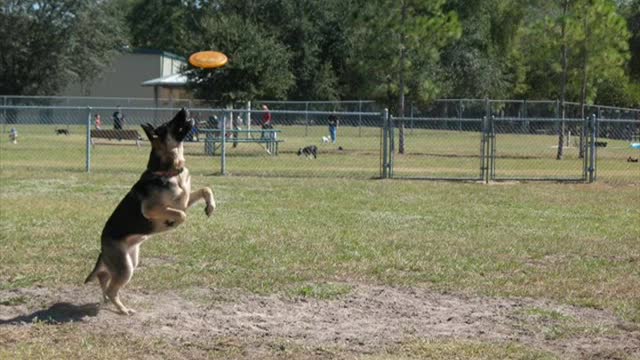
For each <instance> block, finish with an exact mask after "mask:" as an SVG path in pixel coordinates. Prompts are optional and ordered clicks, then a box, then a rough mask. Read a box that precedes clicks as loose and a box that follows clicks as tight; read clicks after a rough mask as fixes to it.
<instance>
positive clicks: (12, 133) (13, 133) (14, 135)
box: [9, 128, 18, 144]
mask: <svg viewBox="0 0 640 360" xmlns="http://www.w3.org/2000/svg"><path fill="white" fill-rule="evenodd" d="M9 141H11V143H12V144H17V143H18V130H16V128H11V130H9Z"/></svg>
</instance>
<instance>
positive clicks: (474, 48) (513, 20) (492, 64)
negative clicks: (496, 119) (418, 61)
mask: <svg viewBox="0 0 640 360" xmlns="http://www.w3.org/2000/svg"><path fill="white" fill-rule="evenodd" d="M446 8H447V9H448V10H452V11H455V12H456V13H457V14H458V16H459V18H460V24H461V26H462V36H461V37H460V38H459V39H457V40H456V41H454V42H452V43H451V44H450V45H449V46H447V47H446V48H445V49H444V51H443V54H442V65H443V67H444V69H445V74H446V77H445V82H446V84H448V87H447V89H446V90H445V91H446V94H448V95H450V96H451V97H462V98H481V99H483V98H509V97H512V96H514V95H516V96H517V95H518V94H519V93H520V92H521V91H522V90H521V89H522V87H523V86H524V72H523V70H524V66H523V64H522V60H521V58H520V57H519V54H518V53H517V51H516V49H515V45H516V40H517V35H518V31H517V30H518V28H519V27H520V26H521V24H522V21H523V19H524V15H525V8H524V7H523V6H522V1H517V0H507V1H504V0H476V1H464V0H451V1H448V2H447V5H446Z"/></svg>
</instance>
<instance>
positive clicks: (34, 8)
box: [0, 0, 124, 95]
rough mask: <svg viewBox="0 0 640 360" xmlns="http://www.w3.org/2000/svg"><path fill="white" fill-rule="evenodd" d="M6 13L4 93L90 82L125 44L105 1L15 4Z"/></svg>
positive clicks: (0, 69) (1, 20) (1, 63)
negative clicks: (70, 82)
mask: <svg viewBox="0 0 640 360" xmlns="http://www.w3.org/2000/svg"><path fill="white" fill-rule="evenodd" d="M1 9H2V14H1V15H0V33H2V37H3V40H2V41H1V42H0V93H1V94H19V95H51V94H56V93H57V92H58V91H59V90H60V89H62V88H63V87H64V86H65V85H66V84H67V83H68V82H69V81H71V80H73V79H74V78H75V79H79V80H80V81H81V82H84V83H88V82H90V81H91V80H93V79H95V78H96V77H97V76H98V74H99V73H100V72H101V71H102V70H103V69H105V68H106V67H107V66H108V65H109V63H110V61H111V59H112V56H111V55H112V53H113V50H114V49H116V48H117V47H118V46H119V44H121V43H122V42H123V40H124V38H123V35H122V33H121V32H120V31H119V29H118V24H119V23H120V22H119V20H118V18H117V17H115V16H114V13H112V12H110V11H109V8H108V5H107V4H105V3H104V2H102V1H98V0H91V1H90V0H84V1H72V0H43V1H36V0H29V1H18V0H9V1H6V2H3V3H2V7H1ZM114 27H115V28H114Z"/></svg>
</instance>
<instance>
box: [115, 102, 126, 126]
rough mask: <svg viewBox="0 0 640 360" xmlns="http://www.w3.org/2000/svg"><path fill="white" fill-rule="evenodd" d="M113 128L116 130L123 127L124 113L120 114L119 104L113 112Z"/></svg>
mask: <svg viewBox="0 0 640 360" xmlns="http://www.w3.org/2000/svg"><path fill="white" fill-rule="evenodd" d="M113 128H114V129H116V130H122V129H123V128H124V115H122V111H120V106H118V107H117V108H116V111H115V112H114V113H113Z"/></svg>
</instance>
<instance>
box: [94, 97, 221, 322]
mask: <svg viewBox="0 0 640 360" xmlns="http://www.w3.org/2000/svg"><path fill="white" fill-rule="evenodd" d="M192 128H193V120H191V119H189V120H187V111H186V110H185V109H182V110H181V111H180V112H178V114H176V116H175V117H174V118H173V120H171V121H168V122H166V123H164V124H162V125H160V126H159V127H157V128H154V127H153V125H151V124H146V125H142V129H143V130H144V132H145V133H146V134H147V137H148V138H149V141H150V142H151V154H150V155H149V162H148V163H147V170H145V172H143V173H142V176H141V177H140V179H139V180H138V182H136V183H135V184H134V185H133V187H132V188H131V190H130V191H129V192H128V193H127V194H126V195H125V197H124V199H122V201H120V204H118V206H117V207H116V209H115V210H114V211H113V214H111V217H109V220H107V223H106V224H105V226H104V229H103V230H102V236H101V252H100V255H99V256H98V260H97V261H96V265H95V267H94V268H93V271H91V273H90V274H89V276H88V277H87V279H86V280H85V284H86V283H88V282H89V281H91V280H93V279H95V278H98V281H99V282H100V287H101V288H102V300H103V303H106V302H107V300H110V301H111V302H112V303H113V304H114V305H115V306H116V308H117V309H118V311H120V313H122V314H125V315H131V314H133V313H134V311H133V310H131V309H129V308H126V307H125V306H124V305H123V304H122V302H121V301H120V297H119V295H118V293H119V291H120V289H121V288H122V287H123V286H125V285H126V284H127V283H128V282H129V280H131V276H132V275H133V271H134V270H135V269H136V267H137V266H138V250H139V247H140V244H141V243H142V242H143V241H145V240H146V239H147V238H148V237H149V236H150V235H153V234H156V233H159V232H163V231H167V230H171V229H175V228H176V227H178V225H180V224H182V223H183V222H184V221H185V220H186V218H187V214H186V212H185V211H186V210H187V209H188V208H189V207H190V206H191V205H193V204H194V203H195V202H197V201H198V200H202V199H204V200H205V203H206V206H205V208H204V212H205V214H206V215H207V216H211V214H212V213H213V211H214V209H215V206H216V205H215V201H214V199H213V193H212V192H211V189H209V188H208V187H205V188H202V189H200V190H197V191H194V192H191V177H190V175H189V170H187V168H186V167H185V159H184V155H183V154H184V148H183V144H182V141H183V140H184V138H185V137H186V136H187V134H189V132H190V131H191V129H192Z"/></svg>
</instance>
